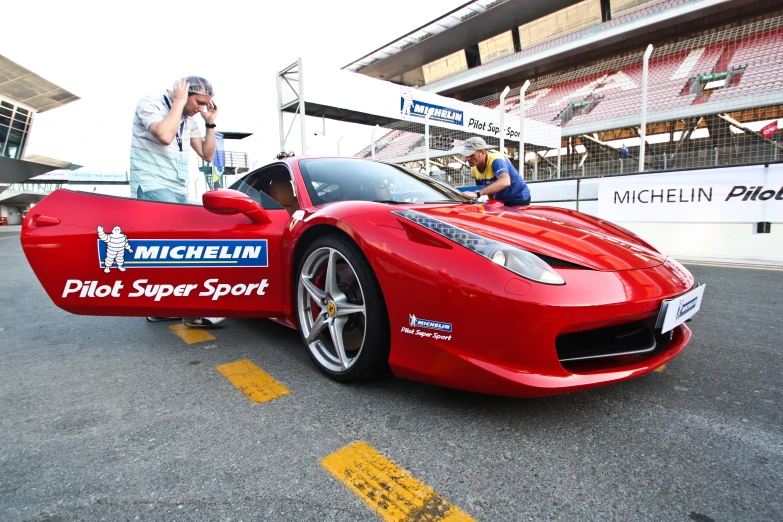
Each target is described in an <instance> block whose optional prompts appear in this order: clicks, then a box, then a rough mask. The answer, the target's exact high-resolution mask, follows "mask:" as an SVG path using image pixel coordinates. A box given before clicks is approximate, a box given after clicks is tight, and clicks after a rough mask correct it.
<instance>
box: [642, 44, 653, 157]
mask: <svg viewBox="0 0 783 522" xmlns="http://www.w3.org/2000/svg"><path fill="white" fill-rule="evenodd" d="M652 51H653V46H652V44H650V45H648V46H647V49H646V50H645V51H644V62H643V65H642V125H641V129H640V132H639V136H640V137H641V138H642V142H641V144H640V146H639V172H644V148H645V138H646V136H647V73H648V72H649V69H650V55H651V54H652Z"/></svg>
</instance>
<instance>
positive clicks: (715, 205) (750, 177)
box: [598, 165, 783, 223]
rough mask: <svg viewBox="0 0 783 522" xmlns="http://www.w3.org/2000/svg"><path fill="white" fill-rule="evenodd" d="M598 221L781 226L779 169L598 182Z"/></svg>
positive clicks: (782, 186) (781, 175)
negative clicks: (768, 224)
mask: <svg viewBox="0 0 783 522" xmlns="http://www.w3.org/2000/svg"><path fill="white" fill-rule="evenodd" d="M598 187H599V188H598V215H599V216H600V217H602V218H605V219H608V220H610V221H625V222H660V223H663V222H673V223H757V222H761V221H768V222H771V223H781V222H783V166H778V165H771V166H768V167H767V166H763V165H758V166H755V165H754V166H749V167H733V168H731V169H704V170H692V171H684V172H679V173H677V174H643V175H638V176H618V177H614V178H603V179H601V180H600V183H599V186H598Z"/></svg>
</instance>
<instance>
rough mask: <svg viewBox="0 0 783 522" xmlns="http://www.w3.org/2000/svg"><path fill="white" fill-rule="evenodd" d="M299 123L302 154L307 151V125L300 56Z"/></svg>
mask: <svg viewBox="0 0 783 522" xmlns="http://www.w3.org/2000/svg"><path fill="white" fill-rule="evenodd" d="M298 69H299V125H300V127H301V130H302V156H304V155H305V152H306V151H307V127H306V125H305V123H306V122H305V98H304V72H303V71H302V57H301V56H300V57H299V67H298Z"/></svg>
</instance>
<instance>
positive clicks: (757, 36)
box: [345, 0, 783, 184]
mask: <svg viewBox="0 0 783 522" xmlns="http://www.w3.org/2000/svg"><path fill="white" fill-rule="evenodd" d="M527 3H529V2H527ZM533 3H534V4H537V5H538V4H545V3H544V2H533ZM525 4H526V2H519V1H515V0H505V1H504V0H500V1H495V2H487V1H479V2H469V3H467V4H464V5H463V6H461V7H460V8H458V9H457V10H455V11H452V13H449V14H447V15H444V16H445V17H447V18H455V15H454V13H457V14H459V13H461V12H466V11H470V9H471V8H476V9H475V10H474V11H470V12H474V13H475V14H473V15H470V16H468V17H467V19H466V20H462V21H461V23H457V24H451V25H450V26H449V24H445V23H440V22H442V19H439V20H436V21H433V22H431V23H430V24H427V25H426V26H423V28H419V29H418V30H417V31H416V32H414V33H412V34H414V35H419V34H421V33H425V34H426V31H427V27H432V26H434V25H440V26H441V27H443V26H444V25H445V26H446V27H448V28H446V29H445V30H441V31H440V32H438V34H436V35H434V36H430V37H424V38H420V39H418V40H416V39H412V38H411V36H410V35H406V36H404V37H402V38H401V39H399V40H398V41H397V42H392V43H391V44H388V45H387V46H385V47H384V48H381V50H378V51H374V52H373V53H371V54H370V55H368V57H369V58H368V57H364V58H362V59H360V60H357V61H356V62H354V63H352V64H350V65H348V66H346V67H345V68H346V69H348V70H353V71H355V72H357V73H359V74H367V75H369V76H374V77H383V76H387V77H389V78H391V79H392V81H394V82H397V83H401V84H405V85H410V86H413V87H417V88H418V89H421V90H425V91H431V92H435V93H438V94H445V95H448V96H451V97H454V98H456V99H460V100H470V101H471V103H474V104H477V105H482V106H485V107H488V108H496V107H498V105H499V101H500V100H499V99H500V92H501V91H502V90H503V88H504V87H506V86H510V87H512V90H511V91H510V93H509V94H508V96H507V97H506V99H505V109H506V119H507V120H506V121H508V120H509V119H515V118H516V119H518V118H519V108H520V107H519V90H520V89H519V86H520V85H521V84H522V83H523V82H524V81H525V80H529V81H530V82H531V85H530V87H529V88H528V89H527V93H526V96H525V117H527V118H532V119H535V120H538V121H540V122H544V123H549V124H555V125H557V126H559V127H560V132H561V149H560V150H547V149H544V148H542V147H536V146H533V145H530V144H527V145H526V146H525V151H526V154H525V158H524V167H525V168H524V173H525V178H526V179H551V178H566V177H578V176H595V175H604V174H612V173H620V172H636V171H638V170H639V157H638V155H639V152H640V144H641V140H640V137H639V136H640V133H641V129H640V127H639V126H640V124H641V121H642V120H641V99H642V58H643V54H644V51H645V48H646V47H647V46H648V45H649V44H653V46H654V50H653V53H652V55H651V57H650V61H649V76H648V84H647V89H648V101H647V116H646V121H647V126H646V146H645V149H646V150H645V158H644V160H645V162H644V164H645V170H672V169H683V168H690V167H702V166H713V165H739V164H747V163H759V162H767V161H777V160H783V143H781V139H780V137H779V136H780V135H779V134H778V133H777V132H776V128H777V120H778V118H781V117H783V115H782V114H781V113H782V112H783V74H782V73H783V10H781V8H780V4H779V3H778V2H774V1H767V0H758V1H752V0H751V1H745V0H734V1H722V0H648V1H644V0H583V1H580V2H570V3H569V5H567V6H563V5H562V3H560V4H557V6H556V7H558V8H559V9H558V10H556V11H552V12H548V13H544V14H543V15H540V16H538V18H535V19H529V18H524V13H526V12H529V11H530V10H529V9H528V10H526V9H525ZM546 4H550V5H551V4H552V2H547V3H546ZM479 7H480V8H482V9H483V11H479V9H478V8H479ZM501 10H503V12H501ZM493 11H496V14H495V15H494V18H490V14H492V12H493ZM519 13H522V15H519ZM498 14H500V15H502V16H498ZM539 14H540V12H539ZM520 16H522V19H520ZM483 20H486V21H485V22H483ZM469 23H473V24H475V25H480V26H481V27H482V29H483V31H484V32H483V33H479V32H477V35H478V36H477V38H483V39H482V40H477V41H473V40H466V30H465V27H464V26H467V25H468V24H469ZM488 28H490V29H491V30H492V31H494V35H489V34H488V32H487V31H488V30H489V29H488ZM492 31H490V32H492ZM450 32H452V33H453V37H452V38H448V36H449V33H450ZM435 38H438V39H439V41H438V42H435V43H434V44H432V45H431V47H432V48H433V49H432V51H433V52H435V51H437V52H439V53H442V56H437V55H433V54H432V52H429V54H428V51H429V50H428V49H427V48H426V46H428V45H430V43H428V42H430V41H432V40H435ZM413 40H416V41H415V42H414V41H413ZM452 40H453V41H454V42H453V45H456V46H461V49H454V48H449V47H448V46H444V44H443V42H450V41H452ZM400 42H404V44H402V45H401V44H400ZM435 44H437V45H435ZM420 46H421V49H418V50H417V48H418V47H420ZM413 51H416V53H417V54H412V53H413ZM405 53H408V56H402V57H401V55H403V54H405ZM415 56H429V57H431V58H432V59H431V60H430V61H428V62H427V63H416V62H414V61H413V58H414V57H415ZM401 58H405V59H401ZM428 59H429V58H428ZM385 62H388V65H385ZM402 62H408V65H407V70H405V69H406V68H405V67H402V66H401V65H400V63H402ZM419 71H420V72H419ZM386 127H387V128H388V129H389V132H387V133H386V134H385V135H384V136H382V137H380V139H378V140H377V141H376V143H375V153H376V154H375V156H376V158H378V159H383V160H387V161H395V162H406V163H408V164H409V166H412V167H415V168H418V169H421V168H423V162H422V161H418V160H417V161H406V160H409V159H410V158H416V157H417V155H420V154H419V153H421V152H422V151H423V150H424V148H425V144H424V136H423V134H422V131H421V129H420V127H421V126H420V125H419V126H418V127H416V126H415V125H412V124H411V123H410V122H406V121H397V122H392V123H389V124H387V125H386ZM457 142H459V136H457V135H456V134H455V133H454V132H452V131H448V130H445V129H438V128H437V127H433V128H431V129H430V147H429V148H430V149H431V150H433V149H434V150H442V151H444V154H443V155H442V157H440V158H435V159H434V160H433V165H434V166H435V169H436V170H441V171H443V172H444V174H443V175H444V179H446V180H447V181H449V182H451V183H453V184H460V183H463V182H464V181H465V178H466V175H467V173H468V171H467V168H466V167H465V166H464V164H463V163H462V162H461V160H460V158H458V157H452V156H448V155H447V154H446V152H447V151H448V150H450V149H451V148H452V147H453V145H455V143H457ZM490 142H491V141H490ZM498 143H499V142H498V141H497V140H496V142H495V145H497V144H498ZM518 145H519V144H518V141H517V142H514V140H513V139H510V140H509V139H508V138H506V141H505V146H506V148H507V150H508V152H509V155H510V156H511V157H513V158H514V160H515V161H519V159H520V158H519V154H518V150H519V149H518ZM371 152H372V151H371V147H367V148H365V149H364V150H362V151H360V152H359V153H358V154H357V156H364V157H367V156H370V155H371ZM521 170H522V169H520V171H521Z"/></svg>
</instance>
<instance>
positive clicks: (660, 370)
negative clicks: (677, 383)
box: [653, 364, 666, 373]
mask: <svg viewBox="0 0 783 522" xmlns="http://www.w3.org/2000/svg"><path fill="white" fill-rule="evenodd" d="M665 369H666V365H665V364H662V365H660V366H659V367H657V368H656V369H655V370H653V371H656V372H658V373H661V372H662V371H663V370H665Z"/></svg>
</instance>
